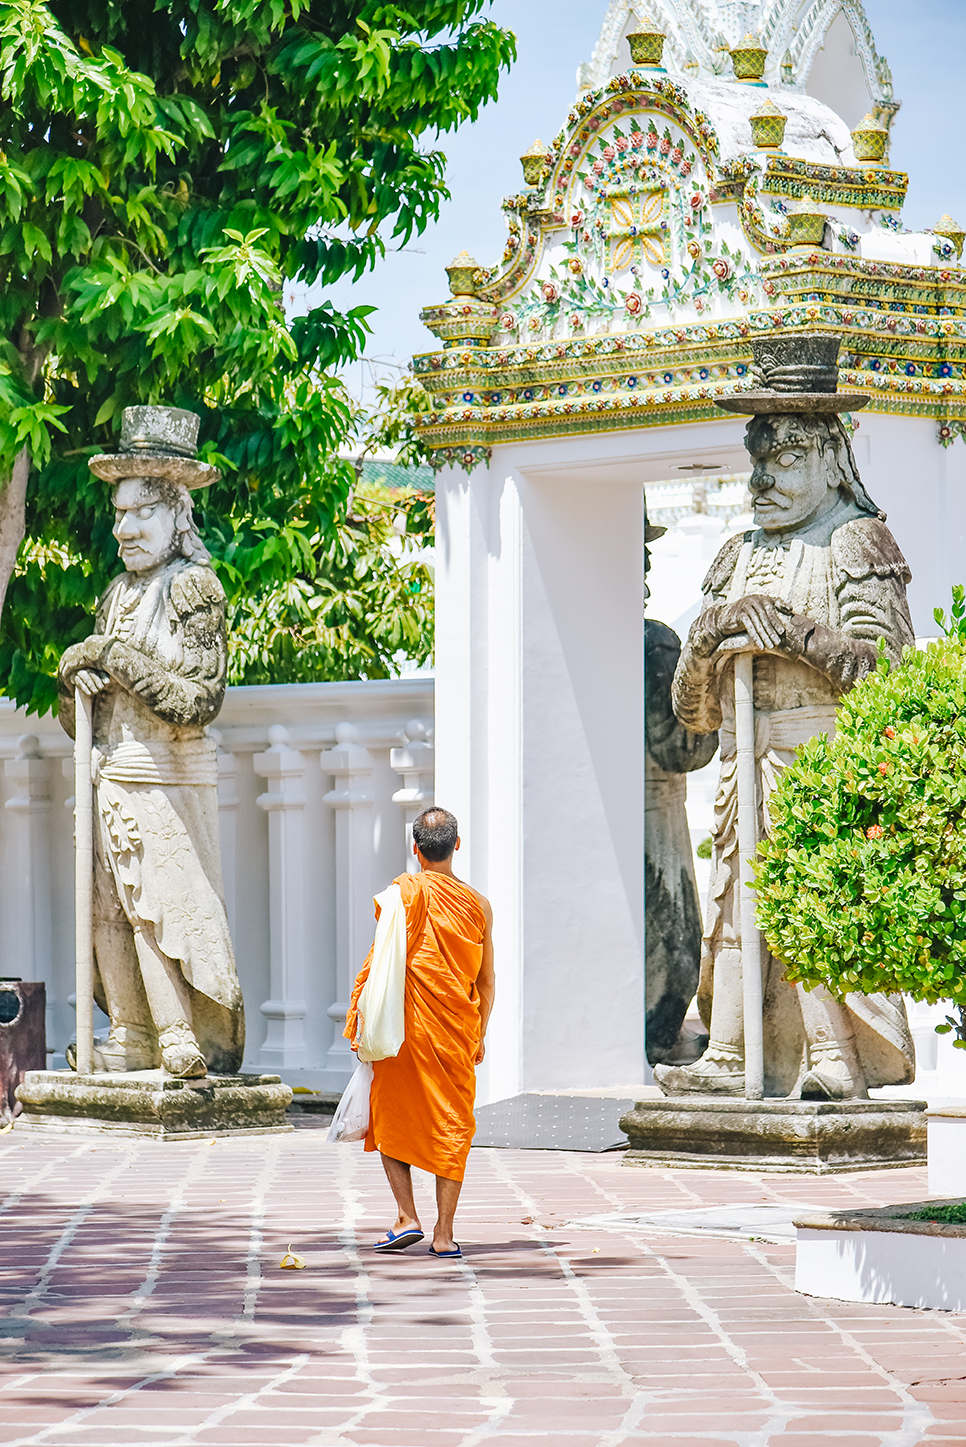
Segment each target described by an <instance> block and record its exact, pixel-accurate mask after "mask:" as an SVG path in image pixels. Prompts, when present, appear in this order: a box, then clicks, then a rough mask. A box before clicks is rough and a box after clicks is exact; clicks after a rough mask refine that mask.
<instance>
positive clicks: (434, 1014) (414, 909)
mask: <svg viewBox="0 0 966 1447" xmlns="http://www.w3.org/2000/svg"><path fill="white" fill-rule="evenodd" d="M393 882H394V883H395V884H398V885H399V889H400V892H401V894H402V901H403V905H404V906H405V909H406V1013H405V1028H406V1039H405V1041H404V1043H403V1045H402V1048H401V1049H400V1051H399V1054H398V1055H396V1056H393V1057H392V1058H391V1059H389V1060H377V1061H375V1062H374V1063H373V1067H372V1091H371V1094H370V1097H369V1101H370V1116H369V1132H368V1134H367V1136H366V1150H367V1151H381V1152H382V1153H383V1155H386V1156H390V1157H391V1158H392V1159H393V1160H397V1161H405V1162H406V1163H407V1164H408V1165H411V1166H418V1167H419V1168H420V1170H423V1171H430V1172H431V1173H432V1174H433V1175H434V1176H444V1177H446V1178H447V1179H448V1180H451V1181H461V1180H462V1179H463V1173H464V1171H465V1170H466V1158H467V1156H468V1155H469V1150H470V1145H471V1143H472V1140H473V1133H474V1131H475V1130H476V1121H475V1120H474V1118H473V1103H474V1100H475V1097H476V1067H475V1060H476V1054H477V1051H478V1050H479V1046H480V1002H479V996H478V994H477V989H476V978H477V976H478V975H479V973H480V965H481V964H482V962H483V936H484V932H485V928H486V921H485V919H484V916H483V910H482V909H481V907H480V904H479V901H478V900H477V898H476V895H475V894H474V893H473V892H472V890H471V889H469V888H468V887H467V886H466V885H465V884H461V883H460V881H459V880H458V879H454V878H453V877H452V876H451V875H448V874H436V873H432V872H427V873H424V874H402V875H400V877H399V878H398V879H396V880H394V881H393ZM378 916H379V907H378V905H377V906H376V917H377V918H378ZM371 962H372V951H371V950H370V951H369V956H368V958H367V960H366V962H365V964H364V965H363V967H362V969H361V971H360V972H359V976H358V979H357V980H356V983H355V988H354V989H353V991H352V1002H351V1004H350V1006H349V1013H348V1016H347V1018H346V1027H345V1034H346V1036H347V1038H348V1039H349V1040H354V1039H355V1036H356V1032H357V1030H358V1013H357V1007H358V1002H359V994H360V992H361V990H362V987H363V985H364V984H365V982H366V980H367V978H368V976H369V966H370V964H371Z"/></svg>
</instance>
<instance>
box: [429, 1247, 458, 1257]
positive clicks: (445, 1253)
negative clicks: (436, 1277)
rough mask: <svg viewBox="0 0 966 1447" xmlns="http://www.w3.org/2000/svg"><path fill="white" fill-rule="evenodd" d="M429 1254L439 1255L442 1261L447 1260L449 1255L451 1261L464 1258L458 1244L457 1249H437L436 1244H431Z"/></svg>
mask: <svg viewBox="0 0 966 1447" xmlns="http://www.w3.org/2000/svg"><path fill="white" fill-rule="evenodd" d="M429 1254H430V1256H436V1257H438V1258H439V1260H440V1261H445V1260H446V1259H447V1257H448V1258H449V1260H450V1261H457V1260H458V1261H462V1259H463V1253H462V1251H461V1250H460V1248H459V1246H458V1245H457V1247H456V1250H455V1251H437V1250H436V1247H435V1246H430V1248H429Z"/></svg>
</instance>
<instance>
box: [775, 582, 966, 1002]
mask: <svg viewBox="0 0 966 1447" xmlns="http://www.w3.org/2000/svg"><path fill="white" fill-rule="evenodd" d="M964 615H966V606H964V594H963V589H962V588H958V589H956V590H955V598H954V616H953V620H952V623H951V624H950V625H949V626H948V636H946V637H944V638H941V639H939V640H938V641H937V642H935V643H932V644H930V645H929V647H928V649H926V651H925V652H917V651H916V650H915V649H912V648H907V649H906V650H905V652H904V654H903V658H902V661H901V663H900V664H899V665H898V666H897V667H895V668H890V667H889V664H888V662H887V660H886V659H885V658H884V656H883V657H880V660H879V665H878V669H877V671H876V672H875V673H873V674H871V675H870V676H869V677H868V678H866V679H864V680H863V681H862V682H861V683H859V684H858V685H857V686H856V687H855V688H854V689H853V690H852V691H851V693H849V694H848V695H847V696H846V698H845V699H844V700H843V702H842V704H841V707H840V709H839V721H838V730H837V733H836V736H835V738H834V739H833V740H832V741H831V742H829V741H828V740H827V739H826V738H824V737H823V736H818V737H816V738H813V739H811V740H809V742H808V743H807V744H805V745H804V746H803V747H802V748H801V749H800V750H799V754H798V757H797V758H796V760H795V762H794V763H793V764H792V765H791V766H790V767H789V768H788V769H786V770H785V771H784V772H783V774H782V776H781V780H780V782H779V784H778V787H777V789H776V791H775V793H774V795H773V796H772V800H771V817H772V821H773V834H772V837H771V838H769V839H767V840H765V841H764V842H762V844H760V846H759V850H758V861H757V864H756V880H757V883H756V888H757V893H758V921H759V925H760V927H761V929H762V932H763V934H764V936H765V939H766V940H767V942H768V947H769V949H770V950H771V951H772V952H773V954H775V955H776V956H777V957H778V958H779V959H781V960H784V961H786V962H787V965H788V970H787V978H789V979H791V980H795V981H803V982H804V983H805V984H806V985H808V984H822V985H825V986H827V987H828V989H829V990H830V991H831V992H832V993H833V994H834V995H837V996H839V997H842V996H843V995H845V994H847V993H849V992H852V991H856V992H858V993H861V994H870V993H874V992H876V991H885V992H894V991H903V992H906V993H908V994H909V995H911V996H912V997H913V999H916V1000H925V1001H929V1002H936V1001H939V1000H946V999H949V1000H952V1001H954V1002H955V1003H956V1005H957V1006H958V1007H959V1008H960V1009H962V1008H963V1007H964V1006H966V622H964ZM938 618H939V621H940V622H943V621H944V620H943V619H942V615H941V614H939V615H938ZM950 1023H951V1025H954V1026H956V1028H957V1030H958V1029H959V1025H958V1024H957V1022H956V1021H951V1022H950Z"/></svg>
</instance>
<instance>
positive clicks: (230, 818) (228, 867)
mask: <svg viewBox="0 0 966 1447" xmlns="http://www.w3.org/2000/svg"><path fill="white" fill-rule="evenodd" d="M210 732H211V737H212V738H213V739H214V741H215V743H216V744H217V746H218V753H217V756H216V759H217V765H218V824H219V833H220V838H221V876H222V882H223V885H224V890H225V913H226V914H227V916H228V928H229V929H230V931H231V934H232V938H234V936H235V915H236V911H235V901H236V889H237V879H236V874H237V859H238V817H237V816H238V805H239V804H240V803H241V799H240V798H239V795H238V760H237V759H236V758H235V755H234V754H232V753H229V752H228V750H227V749H224V748H222V732H221V730H220V729H211V730H210Z"/></svg>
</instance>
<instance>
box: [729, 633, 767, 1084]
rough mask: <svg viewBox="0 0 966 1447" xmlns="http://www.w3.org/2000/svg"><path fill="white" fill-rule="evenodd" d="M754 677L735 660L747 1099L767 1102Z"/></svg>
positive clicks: (745, 663)
mask: <svg viewBox="0 0 966 1447" xmlns="http://www.w3.org/2000/svg"><path fill="white" fill-rule="evenodd" d="M754 672H755V657H754V654H753V653H739V654H738V656H737V657H736V658H735V748H736V754H737V762H738V770H737V772H738V778H737V784H738V888H739V889H740V890H741V996H742V1013H743V1023H744V1044H745V1098H746V1099H747V1100H761V1098H762V1096H763V1095H764V1093H765V1058H764V1052H763V1044H762V1020H761V1009H762V994H761V935H760V934H759V932H758V924H757V922H756V920H755V895H754V882H755V876H754V871H753V869H752V860H753V859H754V857H755V850H756V849H757V848H758V780H757V777H756V769H755V702H754Z"/></svg>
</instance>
